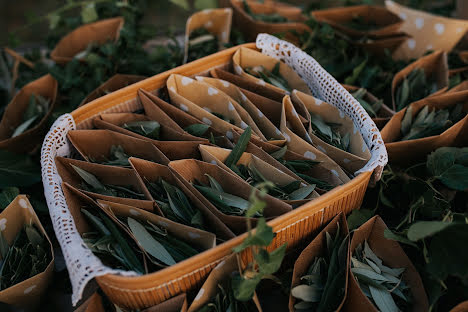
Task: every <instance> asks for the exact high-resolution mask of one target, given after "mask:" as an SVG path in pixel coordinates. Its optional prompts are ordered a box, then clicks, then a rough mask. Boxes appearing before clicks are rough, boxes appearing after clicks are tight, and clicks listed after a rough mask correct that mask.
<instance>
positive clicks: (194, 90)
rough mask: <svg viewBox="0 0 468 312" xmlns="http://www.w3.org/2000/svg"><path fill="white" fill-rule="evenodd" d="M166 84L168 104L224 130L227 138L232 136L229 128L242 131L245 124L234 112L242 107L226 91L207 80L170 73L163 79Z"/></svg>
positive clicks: (220, 130)
mask: <svg viewBox="0 0 468 312" xmlns="http://www.w3.org/2000/svg"><path fill="white" fill-rule="evenodd" d="M167 88H168V90H169V95H170V97H171V101H172V104H174V105H177V106H178V107H179V108H180V109H182V110H183V111H185V112H187V113H189V114H190V115H192V116H194V117H195V118H197V119H199V120H201V121H202V122H203V123H205V124H207V125H209V126H212V127H213V129H215V130H217V131H218V132H220V133H225V135H226V137H227V138H228V139H232V137H233V135H232V129H235V130H238V131H239V130H240V131H242V130H243V129H245V128H247V127H248V125H247V123H245V122H244V121H243V120H242V118H241V117H240V115H239V113H238V111H239V110H240V109H242V107H241V106H240V105H239V104H238V103H237V102H236V101H234V100H233V99H232V98H231V97H229V96H228V95H227V94H225V93H224V92H222V91H220V90H218V89H216V88H214V87H212V86H210V85H209V84H207V83H204V82H200V81H197V80H194V79H192V78H189V77H185V76H181V75H176V74H172V75H171V76H169V78H168V79H167ZM211 112H213V113H217V114H221V115H223V116H224V117H225V118H229V119H230V120H231V121H232V122H233V124H231V123H229V122H227V121H225V120H223V119H221V118H218V117H216V116H215V115H213V114H212V113H211Z"/></svg>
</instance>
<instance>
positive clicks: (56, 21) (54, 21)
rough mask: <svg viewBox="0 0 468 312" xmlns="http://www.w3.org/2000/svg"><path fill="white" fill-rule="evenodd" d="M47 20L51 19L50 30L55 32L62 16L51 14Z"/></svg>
mask: <svg viewBox="0 0 468 312" xmlns="http://www.w3.org/2000/svg"><path fill="white" fill-rule="evenodd" d="M47 18H48V19H49V29H50V30H54V29H55V28H57V26H58V24H59V22H60V15H59V14H57V13H54V14H49V15H48V16H47Z"/></svg>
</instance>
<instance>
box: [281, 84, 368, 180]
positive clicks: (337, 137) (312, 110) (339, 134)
mask: <svg viewBox="0 0 468 312" xmlns="http://www.w3.org/2000/svg"><path fill="white" fill-rule="evenodd" d="M291 99H292V101H293V102H297V103H300V104H302V105H303V106H304V107H305V109H306V110H307V111H308V112H309V114H310V123H309V125H308V129H307V133H308V135H309V137H310V139H311V141H310V142H311V143H312V144H313V145H314V146H315V147H316V148H317V149H319V150H320V151H322V152H323V153H325V154H326V155H327V156H329V157H330V158H331V159H333V160H334V161H335V162H336V163H337V164H339V165H340V166H341V167H343V168H344V169H346V170H347V171H348V172H351V173H354V172H356V171H358V170H359V169H361V168H362V167H364V166H365V164H366V163H367V162H368V161H369V159H370V157H371V153H370V151H369V148H368V147H367V145H366V142H364V139H363V138H362V136H361V134H360V133H359V132H358V131H357V128H356V127H355V125H354V123H353V121H352V120H351V118H349V117H348V116H346V115H345V113H344V112H342V111H340V110H339V109H338V108H336V107H335V106H333V105H330V104H328V103H326V102H323V101H321V100H319V99H317V98H314V97H313V96H310V95H307V94H304V93H302V92H298V91H293V93H292V95H291ZM288 117H289V118H287V120H288V122H289V123H290V124H293V123H294V124H296V126H294V128H295V129H301V127H300V126H301V124H302V123H301V121H300V119H299V117H297V113H296V110H295V109H294V108H292V116H288ZM305 137H306V138H307V135H306V136H305Z"/></svg>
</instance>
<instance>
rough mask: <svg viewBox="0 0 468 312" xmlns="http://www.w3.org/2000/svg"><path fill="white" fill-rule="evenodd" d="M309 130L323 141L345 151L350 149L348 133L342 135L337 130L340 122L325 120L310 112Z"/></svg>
mask: <svg viewBox="0 0 468 312" xmlns="http://www.w3.org/2000/svg"><path fill="white" fill-rule="evenodd" d="M310 122H311V126H312V127H311V129H310V130H311V132H312V133H313V134H314V135H316V136H317V137H319V138H320V139H321V140H322V141H324V142H325V143H328V144H330V145H332V146H334V147H336V148H339V149H341V150H343V151H345V152H349V149H350V138H351V135H350V133H345V134H344V135H342V134H341V133H340V131H339V127H340V126H341V125H340V124H334V123H329V122H325V121H324V120H323V118H322V117H321V116H320V115H318V114H314V113H312V112H311V113H310Z"/></svg>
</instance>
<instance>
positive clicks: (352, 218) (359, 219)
mask: <svg viewBox="0 0 468 312" xmlns="http://www.w3.org/2000/svg"><path fill="white" fill-rule="evenodd" d="M373 216H374V211H373V210H368V209H360V210H353V211H352V212H351V214H350V215H349V216H348V219H347V221H348V227H349V230H350V231H351V230H354V229H357V228H358V227H360V226H361V225H363V224H364V223H366V222H367V220H369V219H370V218H372V217H373Z"/></svg>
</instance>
